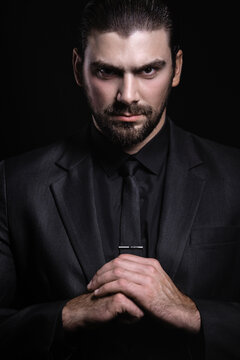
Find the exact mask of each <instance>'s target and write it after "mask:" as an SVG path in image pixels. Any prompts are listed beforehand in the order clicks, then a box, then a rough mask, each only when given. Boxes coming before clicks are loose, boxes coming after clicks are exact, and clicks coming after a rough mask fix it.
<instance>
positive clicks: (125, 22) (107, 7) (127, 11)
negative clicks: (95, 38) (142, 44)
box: [78, 0, 180, 65]
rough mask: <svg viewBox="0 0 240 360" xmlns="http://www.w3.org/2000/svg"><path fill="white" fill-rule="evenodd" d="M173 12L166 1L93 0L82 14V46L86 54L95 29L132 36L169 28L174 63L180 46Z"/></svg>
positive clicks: (80, 49) (81, 51) (79, 46)
mask: <svg viewBox="0 0 240 360" xmlns="http://www.w3.org/2000/svg"><path fill="white" fill-rule="evenodd" d="M174 20H175V19H174V16H173V13H172V11H171V10H170V8H169V6H168V5H167V3H166V1H164V0H90V1H87V3H86V6H85V8H84V11H83V13H82V18H81V24H80V39H79V40H80V41H78V49H79V52H80V54H81V56H82V57H84V53H85V49H86V47H87V40H88V36H89V35H90V34H91V32H92V31H93V30H97V31H100V32H117V33H119V34H120V35H122V36H126V37H127V36H129V35H130V34H131V33H133V32H134V31H136V30H148V31H153V30H158V29H165V30H166V31H167V32H168V35H169V46H170V49H171V54H172V60H173V65H174V64H175V58H176V54H177V51H178V50H179V48H180V41H179V33H178V29H176V27H175V25H176V24H175V21H174Z"/></svg>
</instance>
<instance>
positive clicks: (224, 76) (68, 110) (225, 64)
mask: <svg viewBox="0 0 240 360" xmlns="http://www.w3.org/2000/svg"><path fill="white" fill-rule="evenodd" d="M173 3H174V2H173ZM83 5H84V1H71V0H69V1H64V2H63V3H60V2H57V1H49V2H44V1H40V0H37V1H33V0H32V1H26V0H25V1H19V0H14V1H9V2H7V3H5V4H4V5H1V14H2V15H1V16H2V19H1V100H2V105H1V110H0V111H1V114H0V116H1V117H0V121H1V135H0V159H2V158H6V157H9V156H13V155H16V154H18V153H22V152H25V151H28V150H30V149H33V148H35V147H39V146H43V145H45V144H48V143H51V142H53V141H55V140H57V139H59V138H61V137H63V136H65V135H68V134H71V133H74V132H75V131H76V130H78V129H80V128H81V125H82V124H83V122H84V121H85V119H86V117H87V112H88V111H87V107H86V105H85V103H84V100H83V98H82V96H81V90H80V89H79V88H78V87H77V85H76V84H75V82H74V77H73V73H72V65H71V57H72V48H73V46H74V37H73V29H74V26H75V24H76V22H77V20H78V18H79V16H80V13H81V9H82V7H83ZM174 5H175V8H176V10H177V12H178V13H179V15H181V19H182V32H183V50H184V68H183V76H182V82H181V85H180V86H179V87H178V88H176V89H174V90H173V92H172V95H171V99H170V103H169V114H170V115H171V117H172V118H173V119H174V120H175V122H176V123H177V124H178V125H180V126H181V127H183V128H185V129H187V130H190V131H192V132H194V133H196V134H198V135H200V136H203V137H206V138H209V139H212V140H215V141H218V142H221V143H224V144H227V145H231V146H237V147H240V141H239V131H238V121H239V120H238V111H237V106H238V102H239V92H238V82H237V77H238V71H239V66H238V62H239V60H238V57H239V50H238V44H239V39H238V32H237V27H238V19H237V14H238V4H237V2H235V3H234V4H233V2H227V3H225V2H212V1H211V2H210V1H209V2H204V1H201V2H195V1H185V2H183V1H175V4H174Z"/></svg>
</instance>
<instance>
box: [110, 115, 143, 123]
mask: <svg viewBox="0 0 240 360" xmlns="http://www.w3.org/2000/svg"><path fill="white" fill-rule="evenodd" d="M112 116H113V118H114V119H116V120H120V121H129V122H130V121H137V120H139V119H140V118H141V117H142V116H143V115H142V114H134V115H133V114H119V115H112Z"/></svg>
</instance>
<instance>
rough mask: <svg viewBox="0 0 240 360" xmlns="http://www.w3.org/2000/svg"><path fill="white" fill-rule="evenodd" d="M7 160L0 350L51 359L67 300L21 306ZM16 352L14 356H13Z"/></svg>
mask: <svg viewBox="0 0 240 360" xmlns="http://www.w3.org/2000/svg"><path fill="white" fill-rule="evenodd" d="M6 203H7V202H6V183H5V177H4V162H1V163H0V349H1V350H0V351H1V354H3V353H4V354H6V357H3V358H7V359H8V358H9V359H10V358H18V359H23V358H24V359H28V358H29V359H30V358H31V359H38V356H39V359H52V358H54V357H53V356H52V355H51V351H52V348H53V344H63V341H62V340H63V337H64V334H63V329H62V324H61V311H62V308H63V306H64V305H65V303H66V301H59V302H53V303H42V304H33V305H31V306H28V307H26V308H20V307H19V306H18V301H17V288H18V282H17V272H16V264H15V259H14V254H13V251H12V249H11V239H10V235H9V231H8V218H7V206H6ZM14 356H15V357H14Z"/></svg>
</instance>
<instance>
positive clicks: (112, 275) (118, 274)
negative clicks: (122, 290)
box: [89, 267, 150, 291]
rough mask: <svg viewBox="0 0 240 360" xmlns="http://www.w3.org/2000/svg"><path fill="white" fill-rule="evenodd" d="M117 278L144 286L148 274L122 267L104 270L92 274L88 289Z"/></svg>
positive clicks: (96, 287)
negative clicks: (101, 272) (100, 272)
mask: <svg viewBox="0 0 240 360" xmlns="http://www.w3.org/2000/svg"><path fill="white" fill-rule="evenodd" d="M118 279H125V280H128V281H129V282H133V283H135V284H139V285H144V286H145V285H147V284H148V282H149V280H150V279H149V275H145V274H144V273H142V272H141V273H140V272H135V271H132V270H126V269H124V268H121V267H118V268H115V269H111V270H109V271H106V272H105V273H103V274H100V275H96V276H94V278H93V280H92V282H91V285H89V289H91V290H92V291H93V290H96V289H98V288H99V287H100V286H102V285H104V284H106V283H109V282H112V281H115V280H118Z"/></svg>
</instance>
